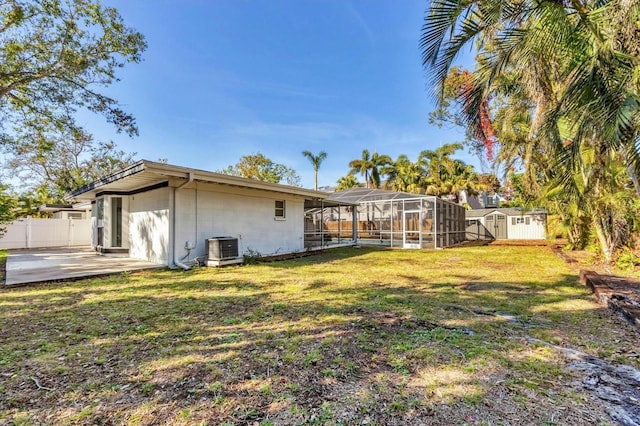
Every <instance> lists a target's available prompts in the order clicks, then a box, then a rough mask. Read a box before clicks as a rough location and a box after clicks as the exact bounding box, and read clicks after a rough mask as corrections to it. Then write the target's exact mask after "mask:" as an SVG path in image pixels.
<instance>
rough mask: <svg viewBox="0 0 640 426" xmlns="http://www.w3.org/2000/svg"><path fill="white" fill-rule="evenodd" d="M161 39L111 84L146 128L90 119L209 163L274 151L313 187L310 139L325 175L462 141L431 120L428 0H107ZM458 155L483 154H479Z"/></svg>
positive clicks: (147, 144)
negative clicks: (367, 158) (425, 27)
mask: <svg viewBox="0 0 640 426" xmlns="http://www.w3.org/2000/svg"><path fill="white" fill-rule="evenodd" d="M105 4H107V5H112V6H115V7H116V8H118V10H119V11H120V13H121V15H122V16H123V18H124V20H125V22H126V23H127V24H128V25H130V26H133V27H135V28H136V29H137V30H138V31H140V32H142V33H143V34H144V35H145V37H146V38H147V42H148V44H149V48H148V50H147V51H146V52H145V54H144V61H143V62H142V63H141V64H130V65H127V66H126V67H125V68H124V69H122V71H121V73H120V74H119V76H120V78H121V81H120V82H118V83H117V84H115V85H114V86H112V87H110V88H109V89H108V93H109V94H111V95H113V96H115V97H116V98H117V99H119V100H120V101H121V102H122V104H123V105H124V107H125V109H126V110H127V111H128V112H131V113H132V114H134V115H135V117H136V119H137V122H138V125H139V128H140V136H139V137H137V138H134V139H130V138H128V137H127V136H124V135H121V134H120V135H118V134H116V133H115V132H114V131H113V129H112V128H111V127H110V126H109V125H108V124H107V123H105V122H104V121H103V120H102V119H101V118H100V117H97V116H96V117H93V116H92V117H88V118H86V120H87V121H86V122H85V123H84V124H85V125H86V127H87V128H88V129H89V130H90V131H91V132H92V133H93V134H94V135H95V136H96V139H98V140H109V139H111V140H114V141H116V142H117V144H118V147H119V148H120V149H123V150H125V151H134V152H137V153H138V155H137V158H144V159H148V160H157V159H158V158H167V159H168V161H169V163H171V164H178V165H183V166H188V167H194V168H200V169H205V170H218V169H222V168H224V167H226V166H227V165H230V164H235V163H236V162H237V160H238V159H239V158H240V156H242V155H245V154H252V153H256V152H262V153H263V154H265V155H266V156H267V157H269V158H271V159H272V160H274V161H275V162H279V163H283V164H285V165H287V166H289V167H292V168H293V169H295V170H296V171H297V172H298V174H299V175H300V176H301V178H302V185H303V186H304V187H312V186H313V171H312V169H311V165H310V163H309V162H308V160H307V159H306V158H304V157H303V156H302V154H301V152H302V151H303V150H310V151H312V152H314V153H317V152H319V151H321V150H324V151H326V152H327V154H328V157H327V159H326V160H325V161H324V163H323V164H322V166H321V169H320V173H319V184H320V185H333V184H335V181H336V180H337V179H338V178H339V177H341V176H344V175H345V174H347V172H348V170H349V168H348V163H349V161H351V160H353V159H356V158H360V156H361V154H362V150H363V149H369V150H370V151H371V152H373V151H377V152H379V153H381V154H388V155H390V156H391V157H393V158H396V157H397V156H398V155H399V154H407V155H409V156H410V158H412V159H415V157H416V156H417V155H418V153H419V152H420V151H421V150H424V149H434V148H437V147H438V146H439V145H440V144H444V143H449V142H455V141H461V140H462V139H463V135H462V132H461V131H457V130H452V129H438V128H437V127H434V126H431V125H429V123H428V114H429V112H430V111H431V110H432V109H433V105H432V102H431V98H430V95H429V92H428V90H427V79H426V78H425V75H424V71H423V69H422V67H421V62H420V52H419V49H418V41H419V37H420V28H421V25H422V21H423V14H424V10H425V8H426V6H427V3H426V1H414V0H403V1H391V0H388V1H387V0H376V1H370V0H366V1H340V0H326V1H320V0H308V1H298V0H295V1H294V0H252V1H243V0H224V1H223V0H217V1H208V0H180V1H178V0H105ZM458 157H459V158H461V159H463V160H464V161H466V162H470V163H472V164H474V165H477V159H475V158H474V157H473V156H470V155H469V154H467V153H466V152H462V151H461V152H460V153H459V155H458Z"/></svg>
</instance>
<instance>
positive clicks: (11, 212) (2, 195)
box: [0, 183, 18, 238]
mask: <svg viewBox="0 0 640 426" xmlns="http://www.w3.org/2000/svg"><path fill="white" fill-rule="evenodd" d="M17 209H18V201H17V197H16V196H15V195H14V194H11V193H10V192H9V186H8V185H3V184H2V183H0V238H2V236H3V235H4V233H5V231H6V228H5V227H3V226H2V225H5V224H8V223H11V222H12V221H13V220H14V219H15V218H16V211H17Z"/></svg>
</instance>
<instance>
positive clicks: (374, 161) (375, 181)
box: [349, 149, 392, 188]
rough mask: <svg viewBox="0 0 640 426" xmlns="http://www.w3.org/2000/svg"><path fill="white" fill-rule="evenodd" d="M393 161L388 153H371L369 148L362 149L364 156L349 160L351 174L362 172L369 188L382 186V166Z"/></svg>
mask: <svg viewBox="0 0 640 426" xmlns="http://www.w3.org/2000/svg"><path fill="white" fill-rule="evenodd" d="M391 163H392V160H391V157H389V156H388V155H384V154H382V155H380V154H378V153H377V152H374V153H373V154H369V150H367V149H364V150H362V158H359V159H356V160H353V161H350V162H349V167H350V168H351V170H350V171H349V174H351V175H353V174H356V173H360V174H361V175H363V176H364V179H365V183H366V185H367V188H380V168H381V167H384V166H386V165H389V164H391Z"/></svg>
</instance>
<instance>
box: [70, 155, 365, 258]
mask: <svg viewBox="0 0 640 426" xmlns="http://www.w3.org/2000/svg"><path fill="white" fill-rule="evenodd" d="M329 195H330V194H327V193H325V192H319V191H313V190H309V189H304V188H298V187H293V186H286V185H279V184H273V183H267V182H262V181H258V180H254V179H245V178H240V177H235V176H228V175H224V174H219V173H213V172H208V171H204V170H196V169H192V168H187V167H181V166H174V165H170V164H165V163H157V162H152V161H146V160H142V161H139V162H137V163H135V164H133V165H132V166H130V167H129V168H127V169H125V170H122V171H119V172H116V173H113V174H111V175H108V176H105V177H103V178H102V179H99V180H97V181H95V182H93V183H91V184H89V185H87V186H85V187H83V188H80V189H78V190H76V191H74V192H73V193H72V194H71V195H70V198H71V199H73V200H74V201H90V202H91V203H92V205H93V208H92V219H93V223H92V227H93V238H92V245H93V246H94V247H95V248H96V250H98V251H100V252H105V253H108V252H125V253H128V255H129V256H130V257H132V258H137V259H144V260H147V261H151V262H156V263H160V264H166V265H169V266H173V265H178V266H181V265H184V264H185V263H187V262H189V261H193V259H194V258H196V257H199V258H202V257H206V255H207V240H208V239H211V238H214V237H232V238H234V239H237V245H238V249H239V256H242V254H243V253H244V254H247V253H251V254H256V255H262V256H269V255H277V254H286V253H294V252H299V251H303V250H305V241H304V235H305V234H304V217H305V214H304V213H305V208H311V207H313V206H319V205H332V204H331V202H330V201H325V200H326V198H327V197H328V196H329ZM325 203H327V204H325ZM333 205H336V203H333ZM349 243H351V244H353V241H349Z"/></svg>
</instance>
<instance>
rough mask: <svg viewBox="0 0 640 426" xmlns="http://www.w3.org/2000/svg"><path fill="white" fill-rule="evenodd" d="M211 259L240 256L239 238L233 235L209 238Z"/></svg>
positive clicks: (208, 246)
mask: <svg viewBox="0 0 640 426" xmlns="http://www.w3.org/2000/svg"><path fill="white" fill-rule="evenodd" d="M207 252H208V253H209V260H226V259H237V258H238V239H237V238H232V237H213V238H209V239H208V240H207Z"/></svg>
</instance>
